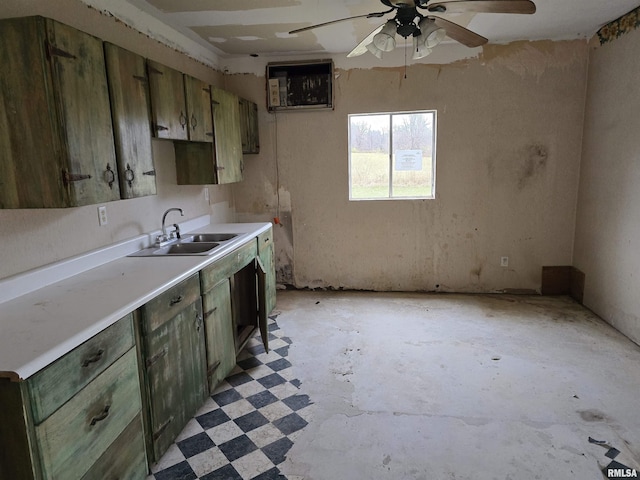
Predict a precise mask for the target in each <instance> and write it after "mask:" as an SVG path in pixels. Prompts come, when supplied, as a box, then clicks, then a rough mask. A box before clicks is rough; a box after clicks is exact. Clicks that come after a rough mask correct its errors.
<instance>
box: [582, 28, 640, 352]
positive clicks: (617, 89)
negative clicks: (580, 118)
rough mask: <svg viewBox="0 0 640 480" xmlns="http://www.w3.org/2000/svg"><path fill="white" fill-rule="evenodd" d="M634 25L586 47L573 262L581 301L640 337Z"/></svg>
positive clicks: (639, 103) (639, 97)
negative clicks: (580, 276)
mask: <svg viewBox="0 0 640 480" xmlns="http://www.w3.org/2000/svg"><path fill="white" fill-rule="evenodd" d="M638 78H640V30H635V31H631V32H629V33H627V34H625V35H622V36H620V37H619V38H617V39H614V40H612V41H610V42H609V43H606V44H605V45H602V46H596V45H594V46H593V47H592V48H591V49H590V60H589V81H588V95H587V105H586V113H585V115H586V116H585V126H584V146H583V153H582V165H581V172H580V173H581V175H580V190H579V192H580V193H579V197H578V200H579V202H578V214H577V222H576V238H575V255H574V266H575V267H577V268H579V269H580V270H582V271H583V272H584V273H585V292H584V304H585V305H586V306H588V307H589V308H591V309H592V310H593V311H594V312H596V313H597V314H598V315H600V316H601V317H602V318H604V319H605V320H606V321H608V322H609V323H611V324H612V325H613V326H614V327H615V328H617V329H618V330H620V331H621V332H622V333H624V334H625V335H627V336H628V337H629V338H631V339H632V340H634V341H635V342H636V343H640V296H639V295H638V291H640V274H639V272H640V255H639V254H638V252H639V251H640V139H639V137H638V131H640V115H639V114H638V112H640V86H639V85H638Z"/></svg>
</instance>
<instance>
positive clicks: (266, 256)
mask: <svg viewBox="0 0 640 480" xmlns="http://www.w3.org/2000/svg"><path fill="white" fill-rule="evenodd" d="M260 240H261V239H260V237H259V238H258V241H260ZM258 258H259V259H260V262H261V263H262V267H263V268H264V271H265V309H266V312H267V315H269V314H270V313H271V312H272V311H273V309H274V308H275V306H276V271H275V265H274V263H275V262H274V248H273V241H272V240H271V241H269V243H267V244H266V245H264V246H263V247H262V248H260V249H259V253H258Z"/></svg>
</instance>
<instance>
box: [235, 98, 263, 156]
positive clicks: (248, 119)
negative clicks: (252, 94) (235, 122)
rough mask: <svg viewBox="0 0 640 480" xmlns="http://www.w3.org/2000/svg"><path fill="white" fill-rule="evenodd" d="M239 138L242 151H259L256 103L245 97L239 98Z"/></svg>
mask: <svg viewBox="0 0 640 480" xmlns="http://www.w3.org/2000/svg"><path fill="white" fill-rule="evenodd" d="M238 103H239V105H240V138H241V139H242V153H260V135H259V134H258V105H256V104H255V102H252V101H250V100H247V99H246V98H239V99H238Z"/></svg>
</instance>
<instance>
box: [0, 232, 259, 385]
mask: <svg viewBox="0 0 640 480" xmlns="http://www.w3.org/2000/svg"><path fill="white" fill-rule="evenodd" d="M270 226H271V224H270V223H228V224H208V225H206V226H202V227H199V228H197V229H195V230H193V231H197V232H201V233H237V234H238V237H236V238H234V239H232V240H230V241H228V242H225V243H223V244H221V245H220V247H218V248H217V249H216V250H214V253H213V254H211V255H208V256H162V257H153V258H152V257H127V256H125V255H128V254H130V253H133V252H135V251H136V250H139V249H140V248H141V247H140V246H139V245H140V243H138V244H137V245H136V246H133V247H132V246H127V247H124V250H123V247H121V248H119V249H113V248H112V247H107V248H106V249H101V250H100V251H96V252H91V253H92V255H95V256H100V255H102V263H101V264H99V265H98V266H95V267H91V264H90V263H87V262H85V263H84V265H85V266H86V267H88V268H89V269H88V270H85V271H80V272H79V273H76V274H73V275H71V276H69V277H68V278H64V279H62V280H60V281H56V282H54V283H50V284H48V285H45V286H43V287H42V288H38V289H36V290H33V291H30V292H28V293H25V294H24V295H20V296H16V297H15V298H10V299H8V300H6V301H3V302H2V303H0V377H8V378H10V379H12V380H14V381H19V380H24V379H26V378H28V377H30V376H31V375H33V374H34V373H36V372H37V371H38V370H40V369H42V368H43V367H45V366H47V365H49V364H50V363H52V362H53V361H55V360H57V359H58V358H60V357H61V356H63V355H64V354H66V353H68V352H70V351H71V350H73V349H74V348H75V347H77V346H78V345H80V344H81V343H83V342H85V341H86V340H88V339H89V338H91V337H93V336H94V335H95V334H97V333H99V332H101V331H102V330H104V329H105V328H107V327H108V326H110V325H112V324H113V323H115V322H116V321H117V320H119V319H120V318H122V317H124V316H125V315H127V314H128V313H130V312H132V311H134V310H135V309H137V308H138V307H140V306H141V305H144V304H145V303H146V302H148V301H149V300H151V299H152V298H154V297H155V296H157V295H158V294H160V293H162V292H164V291H165V290H167V289H169V288H171V287H172V286H174V285H176V284H177V283H179V282H181V281H182V280H184V279H186V278H187V277H189V276H190V275H192V274H194V273H196V272H198V271H199V270H201V269H202V268H203V267H205V266H206V265H209V264H211V263H213V262H215V261H216V260H217V259H219V258H221V257H223V256H224V255H226V254H227V253H229V252H231V251H232V250H234V249H236V248H237V247H239V246H241V245H243V244H245V243H247V242H248V241H250V240H252V239H253V238H255V237H256V236H257V235H258V234H260V233H262V232H264V231H266V230H268V229H269V227H270ZM186 233H188V232H185V233H184V234H183V235H185V234H186ZM132 248H133V249H132ZM110 249H111V250H112V251H114V253H112V255H116V257H115V258H113V259H106V263H104V262H105V258H104V255H105V252H106V251H108V250H110ZM127 249H128V250H127ZM82 262H83V260H82V259H75V263H76V264H82ZM59 267H60V268H65V262H61V265H60V266H59ZM76 267H77V265H76ZM41 270H42V271H41V272H40V273H41V274H42V275H45V274H46V275H48V276H51V275H54V276H55V274H56V265H55V264H54V265H51V266H47V267H45V268H43V269H41ZM80 270H81V269H80ZM25 276H26V277H27V280H28V279H29V276H30V278H37V277H38V271H37V270H36V271H33V272H28V274H25ZM24 281H25V279H24V278H21V276H16V278H14V279H8V280H5V281H4V283H5V285H4V287H6V288H8V289H9V290H11V289H12V288H13V289H14V290H15V288H16V285H20V284H21V282H22V283H24ZM16 282H17V283H16ZM0 287H3V286H2V285H0ZM0 301H1V300H0Z"/></svg>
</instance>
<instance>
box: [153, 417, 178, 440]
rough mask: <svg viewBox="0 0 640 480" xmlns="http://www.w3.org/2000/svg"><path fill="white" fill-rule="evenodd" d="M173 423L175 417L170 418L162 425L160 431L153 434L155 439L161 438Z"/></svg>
mask: <svg viewBox="0 0 640 480" xmlns="http://www.w3.org/2000/svg"><path fill="white" fill-rule="evenodd" d="M171 422H173V416H171V417H169V419H168V420H167V421H166V422H164V423H163V424H162V425H160V427H159V428H158V430H156V431H155V432H153V439H154V440H157V439H158V438H160V435H162V432H164V431H165V430H166V429H167V427H168V426H169V424H170V423H171Z"/></svg>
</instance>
